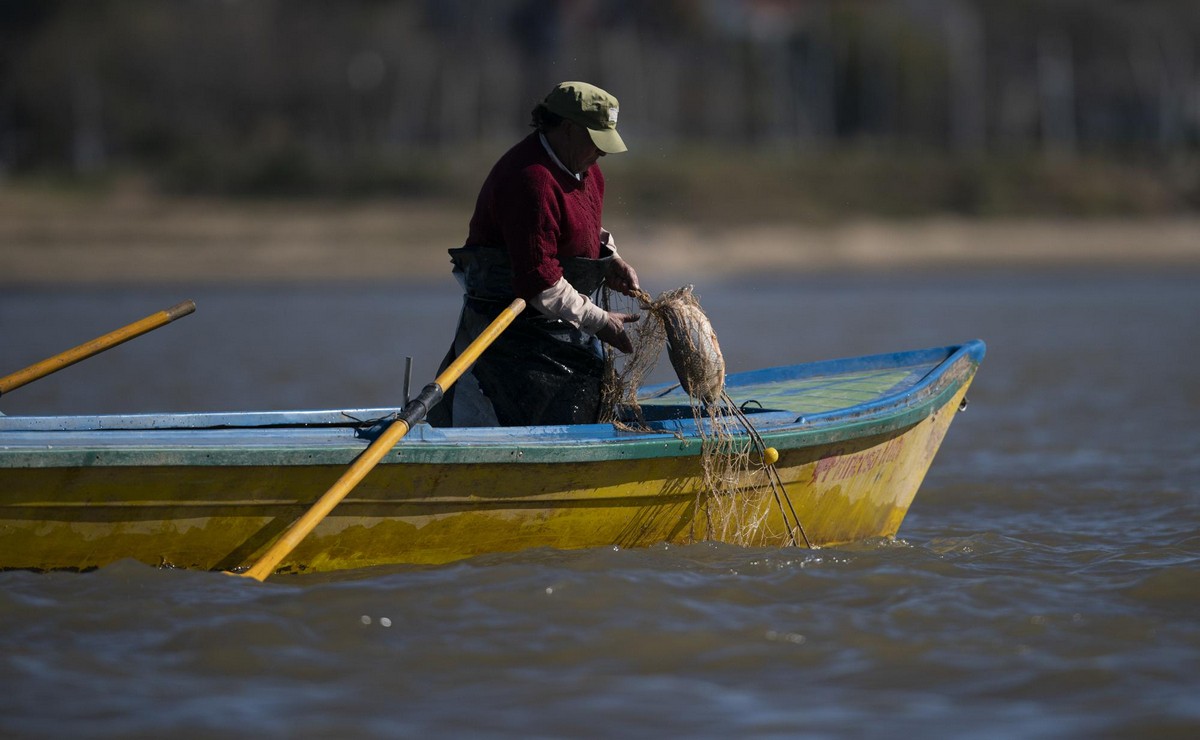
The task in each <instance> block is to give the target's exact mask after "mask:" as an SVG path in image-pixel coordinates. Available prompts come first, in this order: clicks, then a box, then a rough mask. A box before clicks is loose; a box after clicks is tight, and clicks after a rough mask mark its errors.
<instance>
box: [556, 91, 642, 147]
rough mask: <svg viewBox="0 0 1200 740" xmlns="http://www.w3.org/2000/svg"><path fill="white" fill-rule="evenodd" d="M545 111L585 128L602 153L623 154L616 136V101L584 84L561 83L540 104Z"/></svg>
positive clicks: (623, 145) (621, 144)
mask: <svg viewBox="0 0 1200 740" xmlns="http://www.w3.org/2000/svg"><path fill="white" fill-rule="evenodd" d="M541 105H543V106H545V108H546V110H548V111H550V112H551V113H554V114H555V115H559V116H562V117H563V118H565V119H567V120H568V121H572V122H574V123H577V124H579V125H580V126H584V127H586V128H587V131H588V135H589V136H591V137H592V143H593V144H595V145H596V147H597V148H599V149H600V151H602V152H604V153H605V154H618V153H620V152H623V151H626V150H627V147H626V146H625V142H624V141H623V140H622V139H621V135H620V134H618V133H617V111H618V110H619V108H620V106H618V105H617V99H616V98H614V97H613V96H612V95H609V94H608V93H607V92H605V91H604V90H601V89H600V88H598V87H596V86H595V85H589V84H588V83H586V82H560V83H558V84H557V85H555V86H554V89H553V90H551V91H550V94H549V95H547V96H546V99H545V100H543V101H542V102H541Z"/></svg>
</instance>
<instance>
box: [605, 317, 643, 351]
mask: <svg viewBox="0 0 1200 740" xmlns="http://www.w3.org/2000/svg"><path fill="white" fill-rule="evenodd" d="M639 318H641V317H640V316H638V315H637V314H634V313H615V312H613V311H609V312H608V323H607V324H606V325H605V326H604V328H602V329H601V330H600V331H598V332H596V338H597V339H599V340H600V341H601V342H604V343H605V344H609V345H612V346H613V347H616V348H617V349H619V350H621V351H622V352H624V353H625V354H630V353H631V352H633V342H631V341H630V340H629V335H628V334H626V333H625V325H626V324H630V323H633V322H634V321H637V320H638V319H639Z"/></svg>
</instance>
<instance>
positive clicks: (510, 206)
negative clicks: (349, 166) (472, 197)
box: [429, 82, 638, 426]
mask: <svg viewBox="0 0 1200 740" xmlns="http://www.w3.org/2000/svg"><path fill="white" fill-rule="evenodd" d="M617 112H618V104H617V99H616V98H615V97H613V96H612V95H610V94H609V93H607V92H605V91H604V90H601V89H600V88H598V87H596V86H594V85H590V84H587V83H585V82H563V83H561V84H559V85H556V86H555V87H554V89H553V90H551V91H550V93H549V94H548V95H547V96H546V97H545V99H544V100H542V101H541V102H540V103H538V104H537V106H536V107H535V108H534V109H533V113H532V117H533V122H532V126H533V128H534V129H536V130H535V131H534V132H533V133H531V134H530V135H529V136H527V137H526V138H525V139H523V140H522V141H520V142H519V143H517V144H516V145H515V146H514V147H513V148H512V149H510V150H509V151H508V152H507V153H506V154H504V156H502V157H501V158H500V160H499V161H498V162H496V164H495V166H493V168H492V170H491V172H490V173H489V174H488V176H487V179H486V180H485V181H484V183H483V187H482V189H481V190H480V192H479V197H478V199H477V201H476V204H475V212H474V214H473V215H472V216H471V223H470V227H469V230H468V231H469V233H468V236H467V241H466V244H465V246H463V247H460V248H458V249H451V250H450V257H451V262H453V264H454V272H453V274H454V276H455V277H456V278H457V279H458V281H459V283H460V284H461V285H462V287H463V291H464V293H465V295H464V298H463V309H462V314H461V315H460V317H459V322H458V329H457V331H456V333H455V336H454V343H453V345H452V346H451V348H450V351H449V353H448V354H447V356H446V359H445V360H444V361H443V362H442V369H445V368H446V367H447V366H448V365H449V364H450V362H452V361H453V359H454V358H455V357H457V356H458V354H459V353H461V352H462V351H463V350H465V349H466V347H467V345H468V344H470V342H471V341H472V340H473V339H475V338H476V337H477V336H479V334H480V333H481V332H482V331H483V330H484V329H485V328H486V327H487V325H488V324H489V323H491V321H492V319H494V318H495V317H496V316H497V315H499V314H500V312H501V311H502V310H503V309H504V308H505V307H507V306H508V305H509V304H510V303H511V302H512V300H513V299H514V298H516V297H520V298H523V299H524V300H525V302H526V304H527V306H528V307H527V309H526V310H525V312H524V313H523V314H522V315H521V316H519V317H518V318H517V319H516V320H515V321H514V322H513V323H512V325H511V326H510V327H509V328H508V329H506V330H505V331H504V333H503V334H501V335H500V337H498V338H497V339H496V341H495V342H494V343H493V344H492V345H491V346H490V347H489V348H488V349H487V350H486V351H485V352H484V353H483V355H482V356H481V357H480V358H479V360H478V361H476V362H475V364H474V365H473V366H472V368H471V370H470V371H468V372H467V373H465V374H463V376H462V377H461V378H460V379H459V380H458V382H457V383H456V384H455V385H454V386H452V387H451V388H449V389H448V390H447V392H446V396H445V398H444V399H443V400H442V402H441V403H440V404H438V405H437V406H435V407H434V408H433V409H432V410H431V411H430V414H429V420H430V423H432V424H434V425H435V426H513V425H527V424H579V423H592V422H595V421H596V417H597V414H598V412H599V406H600V386H601V381H602V377H603V372H604V354H603V349H602V347H601V342H603V343H605V344H608V345H610V346H612V347H615V348H616V349H618V350H620V351H622V352H631V351H632V344H631V342H630V339H629V337H628V335H626V333H625V328H624V325H625V324H626V323H627V322H630V321H635V320H637V316H636V315H633V314H624V313H617V312H612V311H607V310H605V309H604V308H602V307H601V306H600V305H599V303H598V297H599V295H600V292H601V289H602V288H603V287H605V286H607V287H608V288H611V289H612V290H616V291H619V292H621V293H625V294H626V295H628V294H629V293H631V292H632V291H633V290H634V289H636V288H638V279H637V273H636V272H635V271H634V270H633V268H632V267H630V266H629V264H628V263H627V262H625V260H623V259H621V257H620V256H619V255H618V254H617V252H616V249H615V242H614V240H613V238H612V234H611V233H609V232H608V231H607V230H605V229H604V227H603V225H602V222H601V216H602V211H603V207H604V175H603V174H601V172H600V167H599V166H598V164H597V162H598V160H599V159H600V158H601V157H603V156H605V155H606V154H616V153H618V152H623V151H625V150H626V148H625V142H624V141H623V140H622V139H621V136H620V134H618V133H617Z"/></svg>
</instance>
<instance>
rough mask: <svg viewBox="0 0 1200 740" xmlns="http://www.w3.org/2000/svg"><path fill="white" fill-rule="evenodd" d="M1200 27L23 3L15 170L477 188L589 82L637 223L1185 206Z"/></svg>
mask: <svg viewBox="0 0 1200 740" xmlns="http://www.w3.org/2000/svg"><path fill="white" fill-rule="evenodd" d="M1197 39H1200V3H1196V2H1191V1H1190V0H1138V1H1132V0H1129V1H1127V0H1055V1H1053V2H1051V1H1048V0H1047V1H1036V0H1006V1H1004V2H989V1H985V0H877V1H867V0H807V1H803V2H800V1H796V2H785V1H776V2H766V1H758V2H754V1H751V0H707V1H704V2H701V1H700V0H691V1H689V0H669V1H657V2H635V1H633V0H578V1H576V2H570V1H567V0H563V1H559V2H555V1H553V0H537V1H530V0H408V1H399V2H381V1H372V2H368V1H366V0H342V1H339V2H317V1H315V0H89V1H86V2H85V1H83V0H76V1H70V0H0V188H4V187H7V188H8V189H10V190H11V189H14V188H15V189H18V190H21V191H22V192H31V191H32V192H39V191H47V192H59V191H62V190H64V189H65V190H67V191H70V192H76V193H78V192H83V193H87V192H99V193H105V192H111V191H112V190H113V189H115V188H122V187H124V188H134V189H137V190H138V191H139V192H143V193H151V194H157V195H166V196H197V195H199V196H219V197H231V198H238V199H245V198H248V197H253V198H281V197H289V198H290V197H296V196H301V197H305V198H335V199H359V198H403V199H406V200H411V199H417V200H438V201H443V202H451V203H454V204H457V205H463V204H465V205H463V207H466V205H469V203H470V200H471V199H472V198H473V196H474V193H475V190H476V188H477V187H478V184H479V182H480V181H481V179H482V175H483V173H484V171H485V170H486V168H487V166H489V165H490V163H491V161H492V160H494V159H495V157H496V156H497V155H498V153H499V152H500V151H502V150H503V149H504V148H506V147H507V146H508V145H509V144H511V143H512V142H513V141H514V140H515V139H516V138H517V137H519V136H521V135H522V134H523V132H525V131H526V130H527V128H526V126H527V123H528V111H529V109H530V108H531V107H532V105H533V103H534V102H536V100H537V99H539V98H540V97H541V96H542V95H544V93H545V92H546V90H548V89H549V87H550V86H552V85H553V84H554V83H555V82H557V81H559V80H562V79H586V80H589V81H593V82H596V83H597V84H600V85H602V86H604V87H607V88H608V89H610V90H611V91H613V92H614V93H615V94H616V95H617V96H618V97H619V98H620V100H621V104H622V111H621V123H620V126H621V130H622V132H623V133H624V135H625V138H626V140H627V141H628V142H629V144H630V153H629V154H628V155H622V156H620V157H612V158H609V159H607V160H606V161H605V163H604V166H605V168H606V171H608V172H610V173H611V175H610V176H615V177H619V178H620V182H621V198H620V201H619V203H616V204H615V205H614V206H610V210H612V209H613V208H617V209H619V210H620V212H621V213H622V214H623V215H626V216H631V217H639V216H643V215H644V216H654V217H660V218H661V217H670V218H681V219H693V220H701V221H721V222H738V221H747V222H749V221H758V220H762V219H771V220H777V221H788V220H798V221H808V222H823V221H827V220H835V219H840V218H844V217H846V216H851V215H860V214H869V215H880V216H888V217H890V216H912V215H922V214H929V213H950V214H961V215H965V216H1014V215H1015V216H1028V215H1067V216H1093V215H1105V216H1111V215H1117V216H1164V215H1166V216H1176V215H1180V214H1191V213H1194V212H1195V211H1196V210H1197V208H1198V206H1200V168H1198V167H1197V164H1198V159H1200V158H1198V147H1200V57H1198V50H1197ZM464 218H465V217H464Z"/></svg>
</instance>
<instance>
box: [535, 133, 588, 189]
mask: <svg viewBox="0 0 1200 740" xmlns="http://www.w3.org/2000/svg"><path fill="white" fill-rule="evenodd" d="M538 138H539V139H541V140H542V147H543V148H544V149H545V150H546V153H547V154H549V155H550V159H553V160H554V164H556V165H558V166H559V168H560V169H561V170H562V171H563V172H565V173H567V174H568V175H570V176H571V177H573V178H575V179H576V180H582V179H583V178H582V177H581V176H580V174H579V173H578V172H572V171H571V170H569V169H567V166H566V165H565V164H563V163H562V160H561V159H559V158H558V155H557V154H555V153H554V149H553V147H551V146H550V142H548V141H546V135H545V134H543V133H542V132H541V131H538Z"/></svg>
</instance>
